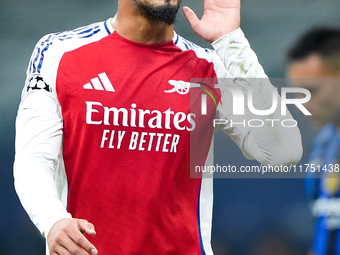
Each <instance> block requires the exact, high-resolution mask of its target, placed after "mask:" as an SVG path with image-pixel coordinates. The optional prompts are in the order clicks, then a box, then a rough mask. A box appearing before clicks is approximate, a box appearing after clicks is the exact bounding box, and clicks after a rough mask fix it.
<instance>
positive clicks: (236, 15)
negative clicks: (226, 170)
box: [183, 0, 302, 165]
mask: <svg viewBox="0 0 340 255" xmlns="http://www.w3.org/2000/svg"><path fill="white" fill-rule="evenodd" d="M183 11H184V14H185V16H186V18H187V20H188V21H189V23H190V24H191V26H192V28H193V30H194V32H195V33H197V34H198V35H199V36H201V37H202V38H203V39H205V40H206V41H208V42H210V43H212V45H213V47H214V48H215V50H216V52H217V54H218V55H219V57H220V58H221V60H222V62H223V67H222V68H224V69H225V71H224V73H225V74H226V75H224V77H229V78H233V81H234V84H233V85H234V86H237V88H238V89H241V90H242V92H243V94H244V95H247V92H248V90H249V89H250V88H251V89H252V92H253V97H252V98H253V105H254V106H256V109H257V110H266V109H270V107H271V99H272V95H273V93H275V96H277V97H278V98H279V95H278V94H277V92H276V89H275V88H274V87H273V86H272V85H271V83H270V81H269V79H268V77H267V76H266V74H265V72H264V70H263V68H262V66H261V65H260V64H259V62H258V59H257V56H256V54H255V53H254V52H253V50H252V49H251V48H250V45H249V43H248V40H247V39H246V38H245V36H244V34H243V32H242V30H241V29H240V0H205V1H204V15H203V17H202V19H201V20H199V19H198V18H197V16H196V15H195V13H194V12H193V11H192V10H191V9H189V8H187V7H185V8H183ZM222 73H223V72H222ZM221 91H222V103H224V105H223V107H222V106H221V105H219V107H218V118H221V119H226V120H230V119H234V121H235V122H238V123H242V122H243V120H245V121H246V122H248V120H250V119H260V120H262V121H263V123H266V125H264V126H263V127H261V128H258V127H257V128H251V127H242V124H241V125H240V124H239V125H235V126H234V127H230V123H229V124H228V125H221V126H220V128H222V130H223V131H224V132H226V133H227V134H228V135H229V136H230V137H231V138H232V139H233V140H234V141H235V142H236V143H237V144H238V146H239V147H240V148H241V149H242V151H243V153H244V154H245V156H246V157H247V158H249V159H253V158H255V159H256V160H258V161H259V162H261V163H262V164H266V165H268V164H271V165H281V164H282V165H290V164H296V163H297V162H298V161H299V160H300V158H301V156H302V145H301V135H300V131H299V129H298V127H289V128H286V127H283V126H282V125H280V124H277V123H280V122H281V121H282V118H283V116H281V114H280V112H279V111H275V112H274V113H272V114H270V115H267V116H266V115H262V116H260V115H254V114H253V113H252V112H250V111H249V110H248V109H247V106H245V107H244V109H245V114H244V115H242V116H235V115H234V116H233V115H232V111H231V110H230V109H232V107H228V106H227V104H228V103H230V102H232V100H231V98H230V90H229V89H228V88H226V89H221ZM284 118H285V119H293V117H292V116H291V114H290V113H289V111H288V110H287V115H285V116H284ZM267 123H275V125H274V124H273V125H267ZM272 126H274V127H272Z"/></svg>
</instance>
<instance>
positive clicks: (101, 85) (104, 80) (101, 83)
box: [83, 72, 115, 92]
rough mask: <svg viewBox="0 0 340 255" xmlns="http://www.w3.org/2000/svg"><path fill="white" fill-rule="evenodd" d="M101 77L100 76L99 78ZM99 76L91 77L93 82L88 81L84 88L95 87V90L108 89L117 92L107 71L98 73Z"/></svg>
mask: <svg viewBox="0 0 340 255" xmlns="http://www.w3.org/2000/svg"><path fill="white" fill-rule="evenodd" d="M98 77H99V78H98ZM98 77H96V78H93V79H91V83H90V82H89V83H86V84H85V85H84V86H83V88H84V89H94V90H106V91H109V92H115V89H114V88H113V86H112V84H111V82H110V80H109V78H108V77H107V75H106V73H105V72H104V73H101V74H98Z"/></svg>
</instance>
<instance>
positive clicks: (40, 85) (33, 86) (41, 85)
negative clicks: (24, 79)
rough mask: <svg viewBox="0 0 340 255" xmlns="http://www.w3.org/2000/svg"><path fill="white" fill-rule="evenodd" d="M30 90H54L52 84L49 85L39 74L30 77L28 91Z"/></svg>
mask: <svg viewBox="0 0 340 255" xmlns="http://www.w3.org/2000/svg"><path fill="white" fill-rule="evenodd" d="M30 90H46V91H47V92H52V88H51V86H49V85H48V84H47V83H46V82H45V81H44V79H43V78H42V77H41V76H39V75H36V76H33V77H32V78H30V79H29V81H28V85H27V92H28V91H30Z"/></svg>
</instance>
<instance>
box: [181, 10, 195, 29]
mask: <svg viewBox="0 0 340 255" xmlns="http://www.w3.org/2000/svg"><path fill="white" fill-rule="evenodd" d="M182 11H183V14H184V16H185V18H186V19H187V21H188V22H189V23H190V25H191V27H192V28H193V29H194V27H196V26H197V24H198V22H199V19H198V18H197V15H196V13H195V12H194V11H193V10H192V9H190V8H189V7H187V6H183V8H182Z"/></svg>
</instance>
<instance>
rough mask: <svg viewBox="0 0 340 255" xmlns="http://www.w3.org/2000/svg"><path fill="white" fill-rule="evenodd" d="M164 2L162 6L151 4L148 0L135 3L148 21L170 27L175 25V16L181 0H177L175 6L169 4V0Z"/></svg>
mask: <svg viewBox="0 0 340 255" xmlns="http://www.w3.org/2000/svg"><path fill="white" fill-rule="evenodd" d="M165 1H166V3H165V4H163V5H156V4H152V3H150V1H148V0H147V1H145V2H140V1H136V3H137V4H138V6H139V7H140V10H141V11H142V12H143V13H144V15H145V16H146V17H148V18H149V19H151V20H154V21H161V22H165V23H166V24H168V25H172V24H174V23H175V20H176V15H177V12H178V9H179V6H180V4H181V1H182V0H179V1H178V4H177V5H173V4H171V3H170V1H169V0H165Z"/></svg>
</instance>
